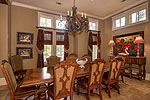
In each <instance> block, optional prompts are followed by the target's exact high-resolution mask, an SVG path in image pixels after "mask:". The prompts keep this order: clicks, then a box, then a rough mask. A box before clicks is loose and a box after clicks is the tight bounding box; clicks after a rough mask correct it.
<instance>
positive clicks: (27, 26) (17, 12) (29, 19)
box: [11, 6, 38, 69]
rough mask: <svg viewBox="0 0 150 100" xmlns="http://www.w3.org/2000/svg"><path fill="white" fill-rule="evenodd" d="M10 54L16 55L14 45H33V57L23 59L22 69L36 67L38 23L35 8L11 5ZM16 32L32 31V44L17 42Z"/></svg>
mask: <svg viewBox="0 0 150 100" xmlns="http://www.w3.org/2000/svg"><path fill="white" fill-rule="evenodd" d="M11 20H12V23H11V29H12V30H11V32H12V33H11V34H12V35H11V36H12V38H11V39H12V40H11V47H12V51H11V55H16V47H33V58H32V59H24V60H23V65H24V69H30V68H36V67H37V51H36V48H35V47H36V39H37V29H36V26H37V25H38V14H37V11H36V10H32V9H27V8H22V7H18V6H12V16H11ZM17 32H26V33H33V44H32V45H28V44H26V45H23V44H22V45H20V44H17Z"/></svg>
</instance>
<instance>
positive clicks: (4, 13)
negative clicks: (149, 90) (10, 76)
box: [0, 4, 8, 78]
mask: <svg viewBox="0 0 150 100" xmlns="http://www.w3.org/2000/svg"><path fill="white" fill-rule="evenodd" d="M3 59H6V60H7V59H8V6H7V5H3V4H0V64H1V61H2V60H3ZM1 77H3V74H2V71H1V68H0V78H1Z"/></svg>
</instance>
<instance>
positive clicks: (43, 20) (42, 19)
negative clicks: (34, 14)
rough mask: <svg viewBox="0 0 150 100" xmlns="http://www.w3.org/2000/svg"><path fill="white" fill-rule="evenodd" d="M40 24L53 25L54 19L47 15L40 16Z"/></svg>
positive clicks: (44, 25) (43, 25)
mask: <svg viewBox="0 0 150 100" xmlns="http://www.w3.org/2000/svg"><path fill="white" fill-rule="evenodd" d="M40 26H42V27H52V19H51V18H49V17H45V16H40Z"/></svg>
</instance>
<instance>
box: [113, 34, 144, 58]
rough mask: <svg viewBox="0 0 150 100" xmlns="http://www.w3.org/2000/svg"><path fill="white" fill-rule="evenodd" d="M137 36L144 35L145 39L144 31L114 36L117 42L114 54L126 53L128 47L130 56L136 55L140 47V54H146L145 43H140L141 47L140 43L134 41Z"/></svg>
mask: <svg viewBox="0 0 150 100" xmlns="http://www.w3.org/2000/svg"><path fill="white" fill-rule="evenodd" d="M137 36H142V38H143V39H144V31H140V32H134V33H128V34H124V35H118V36H114V37H113V40H114V41H115V43H116V45H115V46H114V50H113V52H114V55H117V54H118V53H125V51H126V48H128V52H129V56H136V55H137V50H138V48H139V50H140V56H144V43H140V44H139V47H138V44H135V43H134V40H135V38H136V37H137Z"/></svg>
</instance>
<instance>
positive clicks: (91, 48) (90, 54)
mask: <svg viewBox="0 0 150 100" xmlns="http://www.w3.org/2000/svg"><path fill="white" fill-rule="evenodd" d="M92 43H93V38H92V32H90V33H89V40H88V54H89V56H91V57H92V51H93V46H92Z"/></svg>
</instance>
